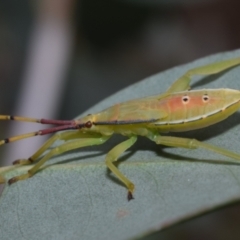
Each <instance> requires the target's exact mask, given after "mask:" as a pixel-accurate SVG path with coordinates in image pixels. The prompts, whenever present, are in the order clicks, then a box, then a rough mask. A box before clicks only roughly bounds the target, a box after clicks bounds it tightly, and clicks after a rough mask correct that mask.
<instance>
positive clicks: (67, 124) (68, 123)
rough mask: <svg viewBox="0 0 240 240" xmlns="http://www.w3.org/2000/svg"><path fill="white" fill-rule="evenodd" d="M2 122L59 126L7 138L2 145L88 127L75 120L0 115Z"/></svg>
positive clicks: (1, 141) (0, 141)
mask: <svg viewBox="0 0 240 240" xmlns="http://www.w3.org/2000/svg"><path fill="white" fill-rule="evenodd" d="M0 120H13V121H22V122H35V123H41V124H52V125H58V126H57V127H52V128H47V129H42V130H39V131H36V132H30V133H25V134H21V135H17V136H14V137H10V138H5V139H3V140H0V145H3V144H6V143H10V142H15V141H18V140H22V139H25V138H29V137H34V136H41V135H46V134H50V133H55V132H59V131H63V130H70V129H81V128H83V127H86V123H83V124H79V123H78V124H76V122H75V121H74V120H52V119H43V118H42V119H37V118H28V117H19V116H11V115H0Z"/></svg>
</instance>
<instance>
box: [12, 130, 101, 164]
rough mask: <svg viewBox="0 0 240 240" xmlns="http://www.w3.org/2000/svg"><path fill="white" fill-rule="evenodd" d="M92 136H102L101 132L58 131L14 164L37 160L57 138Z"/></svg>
mask: <svg viewBox="0 0 240 240" xmlns="http://www.w3.org/2000/svg"><path fill="white" fill-rule="evenodd" d="M88 137H90V138H92V137H101V135H100V134H97V133H95V134H89V133H83V132H81V131H67V132H58V133H56V134H55V135H53V136H52V137H51V138H49V139H48V140H47V141H46V142H45V143H44V144H43V145H42V146H41V147H40V148H39V149H38V150H37V151H36V152H35V153H34V154H33V155H32V156H31V157H29V158H28V159H18V160H15V161H14V162H13V164H21V165H26V164H31V163H33V162H34V161H36V160H37V159H38V158H39V157H40V156H41V155H42V154H43V153H44V152H45V151H46V150H47V149H48V148H49V147H50V146H51V145H52V144H53V143H54V142H55V141H57V140H64V141H67V140H73V139H80V138H88Z"/></svg>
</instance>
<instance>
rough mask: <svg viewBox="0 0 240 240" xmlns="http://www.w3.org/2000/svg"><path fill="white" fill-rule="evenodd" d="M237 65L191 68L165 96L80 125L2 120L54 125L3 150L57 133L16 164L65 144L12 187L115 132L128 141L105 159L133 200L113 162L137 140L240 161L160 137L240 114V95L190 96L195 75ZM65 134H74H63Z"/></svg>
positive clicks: (122, 107)
mask: <svg viewBox="0 0 240 240" xmlns="http://www.w3.org/2000/svg"><path fill="white" fill-rule="evenodd" d="M236 65H240V58H236V59H231V60H227V61H222V62H217V63H212V64H209V65H206V66H202V67H198V68H194V69H191V70H189V71H188V72H186V73H185V74H184V75H183V76H182V77H180V78H179V79H177V80H176V81H175V82H174V83H173V84H172V85H171V86H170V88H169V89H168V90H167V91H166V92H165V93H163V94H160V95H155V96H149V97H145V98H140V99H135V100H130V101H127V102H123V103H119V104H115V105H114V106H112V107H109V108H107V109H105V110H103V111H101V112H99V113H96V114H89V115H87V116H85V117H83V118H79V119H76V120H70V121H65V120H49V119H35V118H27V117H17V116H9V115H0V120H15V121H23V122H36V123H42V124H52V125H55V127H52V128H49V129H44V130H40V131H37V132H32V133H27V134H22V135H19V136H15V137H11V138H6V139H4V140H2V141H0V145H2V144H5V143H9V142H13V141H17V140H21V139H24V138H28V137H32V136H37V135H45V134H50V133H55V132H57V134H55V135H53V136H52V137H51V138H50V139H49V140H48V141H46V142H45V144H44V145H43V146H42V147H41V148H40V149H38V150H37V151H36V152H35V153H34V154H33V155H32V156H31V157H30V158H28V159H19V160H16V161H14V162H13V164H20V165H25V164H31V163H33V162H35V161H36V160H38V159H39V158H40V156H41V155H42V154H43V153H44V152H45V150H47V149H48V148H49V147H50V146H51V145H52V144H53V143H54V142H55V141H56V140H64V141H66V142H65V143H63V144H62V145H60V146H58V147H55V148H53V149H52V150H50V151H49V152H48V153H46V154H45V155H44V156H43V157H42V158H41V159H40V160H39V161H38V162H37V163H36V164H35V165H34V166H33V167H32V168H31V169H30V170H29V171H28V172H27V173H26V174H23V175H20V176H16V177H13V178H11V179H9V180H8V183H9V184H12V183H15V182H17V181H19V180H24V179H27V178H29V177H32V176H33V175H34V174H35V173H36V172H37V171H38V170H39V169H40V167H41V166H42V165H43V164H44V163H45V162H46V161H47V160H49V159H50V158H51V157H53V156H54V155H57V154H61V153H64V152H67V151H70V150H73V149H77V148H81V147H86V146H92V145H99V144H103V143H104V142H106V141H107V140H108V139H109V138H110V137H111V136H112V135H113V134H114V133H117V134H122V135H124V136H126V137H127V138H128V139H127V140H125V141H123V142H121V143H119V144H118V145H116V146H115V147H114V148H113V149H111V150H110V151H109V152H108V153H107V155H106V159H105V162H106V165H107V167H108V168H109V169H110V170H111V171H112V172H113V173H114V174H115V176H116V177H118V179H119V180H120V181H121V182H122V183H123V184H124V185H125V186H126V187H127V189H128V200H131V199H133V192H134V184H133V183H132V182H131V181H130V180H129V179H128V178H127V177H126V176H125V175H124V174H123V173H122V172H120V171H119V170H118V168H117V167H116V166H115V165H114V162H115V161H116V160H117V159H118V157H119V156H120V155H121V154H122V153H123V152H124V151H126V150H127V149H128V148H130V147H131V146H132V145H133V144H134V143H135V142H136V140H137V136H138V135H140V136H144V137H147V138H149V139H150V140H152V141H154V142H155V143H156V144H162V145H165V146H171V147H182V148H189V149H196V148H204V149H208V150H210V151H214V152H216V153H218V154H221V155H224V156H227V157H230V158H233V159H237V160H240V154H236V153H234V152H231V151H228V150H226V149H223V148H221V147H217V146H213V145H210V144H207V143H204V142H200V141H198V140H196V139H188V138H180V137H171V136H162V135H160V134H161V133H164V132H184V131H189V130H193V129H199V128H204V127H207V126H209V125H212V124H215V123H217V122H220V121H222V120H224V119H226V118H227V117H228V116H230V115H231V114H233V113H234V112H236V111H237V110H238V109H239V108H240V91H239V90H234V89H202V90H191V91H189V89H190V81H191V77H192V76H193V75H210V74H215V73H219V72H221V71H224V70H226V69H229V68H231V67H234V66H236ZM63 130H72V131H64V132H60V131H63ZM68 140H72V141H68Z"/></svg>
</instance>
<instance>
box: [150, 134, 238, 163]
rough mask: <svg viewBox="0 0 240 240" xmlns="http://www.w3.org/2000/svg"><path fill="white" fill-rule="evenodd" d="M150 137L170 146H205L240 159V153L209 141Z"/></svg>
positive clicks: (192, 147) (190, 147)
mask: <svg viewBox="0 0 240 240" xmlns="http://www.w3.org/2000/svg"><path fill="white" fill-rule="evenodd" d="M150 139H151V140H152V141H154V142H156V143H157V144H162V145H165V146H170V147H182V148H189V149H196V148H204V149H207V150H210V151H213V152H216V153H218V154H221V155H223V156H227V157H230V158H232V159H236V160H240V154H237V153H234V152H231V151H228V150H227V149H224V148H220V147H217V146H214V145H211V144H208V143H204V142H200V141H198V140H196V139H190V138H180V137H169V136H160V135H159V136H154V137H150Z"/></svg>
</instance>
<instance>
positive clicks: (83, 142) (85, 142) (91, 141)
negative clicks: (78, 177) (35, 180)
mask: <svg viewBox="0 0 240 240" xmlns="http://www.w3.org/2000/svg"><path fill="white" fill-rule="evenodd" d="M107 139H109V136H101V137H96V138H86V139H84V138H83V139H77V140H74V141H71V142H66V143H63V144H62V145H60V146H58V147H55V148H53V149H52V150H50V152H48V153H47V154H46V155H45V156H44V157H43V158H42V159H40V161H39V162H38V163H36V164H35V165H34V166H33V167H32V168H31V169H30V170H28V172H27V173H26V174H23V175H20V176H16V177H13V178H11V179H9V181H8V183H9V184H12V183H14V182H17V181H19V180H24V179H27V178H29V177H32V176H33V175H34V174H35V173H36V172H37V171H38V170H39V169H40V167H41V166H42V165H43V164H44V163H45V162H46V161H47V160H49V159H50V158H51V157H53V156H55V155H58V154H61V153H64V152H67V151H70V150H74V149H77V148H81V147H86V146H92V145H99V144H102V143H104V142H105V141H106V140H107Z"/></svg>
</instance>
